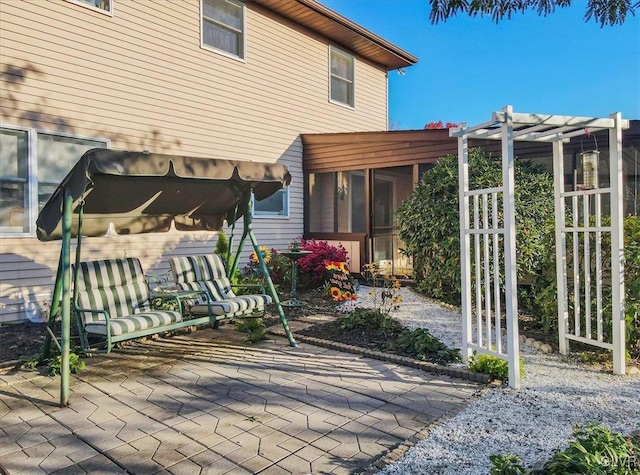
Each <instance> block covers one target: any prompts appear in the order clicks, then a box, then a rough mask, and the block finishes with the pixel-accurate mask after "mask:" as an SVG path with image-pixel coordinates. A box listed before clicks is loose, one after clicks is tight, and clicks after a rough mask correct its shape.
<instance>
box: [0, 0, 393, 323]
mask: <svg viewBox="0 0 640 475" xmlns="http://www.w3.org/2000/svg"><path fill="white" fill-rule="evenodd" d="M152 3H153V8H150V7H149V2H134V1H117V2H116V4H115V7H116V9H117V11H116V12H115V14H114V16H113V17H110V16H108V15H96V14H95V12H94V11H92V10H91V9H89V8H78V7H77V5H75V4H73V3H71V2H67V1H55V2H44V1H40V0H23V1H21V2H5V1H2V0H0V18H2V28H0V44H2V55H0V67H1V70H2V71H3V72H5V74H3V75H2V76H1V77H0V103H2V107H0V123H2V124H11V125H13V126H16V127H20V128H22V129H24V130H26V129H38V130H46V131H49V132H53V131H55V132H59V133H62V134H70V135H73V136H78V137H88V138H92V137H100V138H105V139H108V140H109V141H110V148H113V149H117V150H149V151H150V152H156V153H177V154H180V155H185V156H197V157H211V158H219V159H229V160H254V161H264V162H276V161H277V162H278V163H282V164H284V165H286V166H287V167H288V168H289V171H290V172H291V175H292V182H291V185H290V186H289V188H288V193H289V200H288V217H285V216H282V217H270V218H269V219H256V221H255V223H254V231H255V233H256V235H257V237H258V240H259V242H260V244H264V245H266V246H268V247H269V248H275V249H285V248H286V247H287V244H288V243H289V241H291V240H292V239H293V238H294V237H299V236H301V235H302V233H303V172H302V141H301V139H300V134H303V133H331V132H358V131H372V130H377V131H380V130H386V127H387V109H386V104H387V89H386V71H385V69H384V68H383V67H381V66H379V65H377V64H374V63H371V62H368V61H366V60H363V59H362V58H360V57H355V62H356V64H357V66H356V68H357V84H358V91H357V108H356V109H350V108H348V107H336V106H335V105H334V104H332V103H330V102H329V101H328V100H327V94H328V93H327V91H328V89H329V78H328V74H327V70H328V64H327V63H328V53H327V49H328V47H329V41H328V40H327V39H326V38H324V37H322V36H320V35H318V34H316V33H313V32H309V31H308V30H306V29H304V28H303V27H301V26H298V25H296V24H294V23H292V22H289V21H284V20H282V18H281V17H280V16H278V15H276V14H274V13H272V12H270V11H268V10H266V9H264V8H261V7H259V6H258V5H256V4H253V3H250V2H249V3H247V4H246V7H245V23H246V29H245V30H244V31H245V37H246V38H245V43H246V50H247V54H246V57H247V58H248V59H249V60H248V61H247V62H243V61H229V57H228V56H225V55H223V54H212V53H211V51H210V50H208V49H205V48H201V47H200V44H199V41H200V30H201V20H202V18H201V12H200V9H201V6H200V5H201V4H200V0H166V1H159V2H152ZM39 18H40V19H41V18H47V20H48V21H47V22H46V23H45V22H41V21H38V19H39ZM168 32H170V34H168ZM96 38H101V39H105V40H106V41H96ZM284 73H286V74H284ZM34 221H35V217H34ZM238 224H241V223H238ZM226 230H227V231H229V230H228V229H226ZM239 232H241V230H236V233H239ZM216 240H217V238H216V236H215V233H204V232H203V233H190V234H184V233H178V232H170V233H166V234H163V233H158V234H153V235H151V234H149V235H140V236H116V237H114V238H111V239H107V238H104V239H103V238H92V239H86V240H84V242H83V255H84V256H91V258H95V259H101V258H108V257H126V256H129V257H140V258H141V259H142V263H143V266H144V267H143V268H144V269H145V270H147V269H149V270H151V271H154V270H156V269H159V270H162V269H164V268H165V267H164V266H165V265H166V261H167V258H168V256H172V255H188V254H205V253H207V252H211V249H213V247H214V246H215V243H216ZM236 241H237V240H236ZM59 244H60V243H59V242H58V243H39V242H37V241H36V240H35V238H33V237H9V238H3V239H2V249H1V250H0V265H1V266H2V269H3V272H2V273H1V275H0V321H2V319H3V318H5V319H9V318H10V314H13V315H17V314H18V313H21V310H20V308H21V307H20V305H21V304H20V300H19V298H17V297H15V296H16V295H20V294H21V293H27V294H32V293H34V294H35V293H38V292H40V291H41V290H42V289H45V290H46V289H49V287H50V285H51V283H52V282H53V278H54V276H55V269H56V265H57V258H58V255H59ZM5 269H11V271H9V272H4V270H5ZM13 269H17V271H16V272H13ZM3 304H4V305H5V306H3Z"/></svg>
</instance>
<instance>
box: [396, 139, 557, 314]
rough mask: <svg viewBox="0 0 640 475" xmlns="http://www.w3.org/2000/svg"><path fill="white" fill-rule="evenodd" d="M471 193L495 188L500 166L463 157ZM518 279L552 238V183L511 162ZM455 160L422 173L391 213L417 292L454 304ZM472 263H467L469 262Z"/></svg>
mask: <svg viewBox="0 0 640 475" xmlns="http://www.w3.org/2000/svg"><path fill="white" fill-rule="evenodd" d="M469 169H470V171H471V173H470V177H469V179H470V187H471V189H478V188H488V187H495V186H499V185H500V184H501V182H502V171H501V170H502V164H501V161H500V160H498V159H493V158H491V157H490V156H488V155H485V154H484V153H483V152H482V151H481V150H480V149H472V150H470V152H469ZM515 183H516V186H515V200H516V212H517V215H518V219H517V220H516V232H517V236H516V239H517V242H518V255H517V266H518V277H519V279H524V278H525V277H528V276H531V275H536V274H537V273H539V272H540V270H541V268H542V264H543V260H544V258H545V256H546V254H547V253H548V252H549V248H548V247H547V241H546V239H545V238H546V236H547V235H551V236H553V221H549V220H548V218H549V217H552V216H553V213H554V204H553V179H552V177H551V176H550V175H549V174H548V173H546V171H545V170H544V169H543V168H542V167H541V166H539V165H536V164H534V163H532V162H529V161H526V160H517V161H516V162H515ZM458 196H459V190H458V159H457V157H455V156H451V155H449V156H447V157H444V158H441V159H440V160H439V161H438V163H437V164H436V166H435V167H434V168H432V169H431V170H429V171H428V172H426V173H425V174H424V175H423V176H422V179H421V180H420V182H419V183H418V185H417V187H416V189H415V191H414V192H413V194H412V195H411V196H410V197H409V198H408V199H407V200H405V201H404V202H403V203H402V204H401V205H400V207H399V209H398V211H397V219H398V233H399V236H400V238H401V239H402V240H403V241H404V243H405V245H406V253H407V254H408V255H410V256H411V257H413V267H414V273H415V276H416V280H417V281H418V283H419V286H418V288H419V290H420V291H421V292H423V293H425V294H427V295H428V296H430V297H434V298H438V299H441V300H444V301H446V302H448V303H452V304H458V303H459V301H460V291H461V288H460V217H459V206H458ZM472 262H473V259H472Z"/></svg>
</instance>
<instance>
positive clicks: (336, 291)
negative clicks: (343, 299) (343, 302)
mask: <svg viewBox="0 0 640 475" xmlns="http://www.w3.org/2000/svg"><path fill="white" fill-rule="evenodd" d="M331 296H332V297H333V300H338V299H339V298H340V289H339V288H338V287H331Z"/></svg>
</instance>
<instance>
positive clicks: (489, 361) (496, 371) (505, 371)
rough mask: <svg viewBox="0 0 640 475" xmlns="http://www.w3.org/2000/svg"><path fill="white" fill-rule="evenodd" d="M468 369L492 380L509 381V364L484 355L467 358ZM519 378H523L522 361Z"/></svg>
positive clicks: (479, 354)
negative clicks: (486, 375)
mask: <svg viewBox="0 0 640 475" xmlns="http://www.w3.org/2000/svg"><path fill="white" fill-rule="evenodd" d="M469 369H470V370H471V371H475V372H476V373H484V374H488V375H489V376H491V377H492V378H493V379H497V380H499V381H502V382H503V383H507V382H508V381H509V362H508V361H506V360H503V359H501V358H498V357H497V356H493V355H488V354H486V353H476V354H474V355H473V356H472V357H471V358H469ZM520 376H524V361H523V360H522V359H520Z"/></svg>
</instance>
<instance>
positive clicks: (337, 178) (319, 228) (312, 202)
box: [305, 170, 366, 233]
mask: <svg viewBox="0 0 640 475" xmlns="http://www.w3.org/2000/svg"><path fill="white" fill-rule="evenodd" d="M307 190H308V191H307V193H308V196H306V197H305V199H306V200H308V203H309V215H308V218H307V219H308V226H309V232H312V233H336V232H337V233H364V232H366V221H365V217H366V213H365V197H366V194H365V172H364V170H353V171H344V172H327V173H311V174H309V177H308V188H307Z"/></svg>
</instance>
